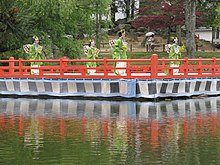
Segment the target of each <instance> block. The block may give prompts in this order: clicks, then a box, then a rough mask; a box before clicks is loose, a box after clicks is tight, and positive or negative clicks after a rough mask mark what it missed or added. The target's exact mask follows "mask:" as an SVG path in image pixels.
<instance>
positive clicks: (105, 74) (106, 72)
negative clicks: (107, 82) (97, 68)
mask: <svg viewBox="0 0 220 165" xmlns="http://www.w3.org/2000/svg"><path fill="white" fill-rule="evenodd" d="M107 76H108V59H107V58H106V57H105V58H104V77H107Z"/></svg>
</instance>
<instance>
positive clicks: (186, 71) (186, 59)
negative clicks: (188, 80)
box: [183, 57, 189, 76]
mask: <svg viewBox="0 0 220 165" xmlns="http://www.w3.org/2000/svg"><path fill="white" fill-rule="evenodd" d="M188 65H189V58H188V57H185V58H184V70H183V72H184V76H188V70H189V69H188Z"/></svg>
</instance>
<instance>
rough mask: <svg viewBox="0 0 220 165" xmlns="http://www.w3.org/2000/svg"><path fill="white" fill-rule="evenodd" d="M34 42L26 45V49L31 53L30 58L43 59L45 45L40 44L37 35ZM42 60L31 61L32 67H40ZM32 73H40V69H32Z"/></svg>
mask: <svg viewBox="0 0 220 165" xmlns="http://www.w3.org/2000/svg"><path fill="white" fill-rule="evenodd" d="M33 39H34V41H33V44H27V45H24V46H23V48H24V51H25V52H26V53H27V54H28V55H29V60H42V59H43V57H42V56H43V55H42V49H43V47H42V46H40V45H39V38H38V37H37V36H34V37H33ZM40 65H42V62H31V67H35V68H39V67H40ZM31 74H39V69H31Z"/></svg>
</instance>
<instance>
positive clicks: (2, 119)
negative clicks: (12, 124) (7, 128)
mask: <svg viewBox="0 0 220 165" xmlns="http://www.w3.org/2000/svg"><path fill="white" fill-rule="evenodd" d="M4 124H5V115H4V114H0V126H3V125H4Z"/></svg>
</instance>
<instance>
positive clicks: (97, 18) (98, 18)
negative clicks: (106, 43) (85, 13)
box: [96, 13, 101, 49]
mask: <svg viewBox="0 0 220 165" xmlns="http://www.w3.org/2000/svg"><path fill="white" fill-rule="evenodd" d="M100 22H101V14H98V13H96V47H97V48H98V49H100V43H101V41H100V33H101V25H100Z"/></svg>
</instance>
